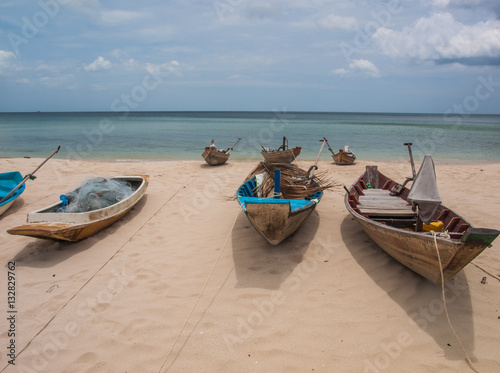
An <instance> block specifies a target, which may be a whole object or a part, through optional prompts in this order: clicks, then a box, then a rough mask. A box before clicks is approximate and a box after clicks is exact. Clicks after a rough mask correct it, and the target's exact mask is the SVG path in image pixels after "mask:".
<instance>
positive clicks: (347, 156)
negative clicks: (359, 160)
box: [332, 145, 356, 165]
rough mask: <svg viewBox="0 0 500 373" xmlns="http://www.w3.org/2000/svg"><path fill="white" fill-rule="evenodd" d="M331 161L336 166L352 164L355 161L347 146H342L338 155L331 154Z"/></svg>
mask: <svg viewBox="0 0 500 373" xmlns="http://www.w3.org/2000/svg"><path fill="white" fill-rule="evenodd" d="M332 157H333V161H334V162H335V163H336V164H341V165H348V164H353V163H354V161H355V160H356V154H354V153H353V152H352V151H351V150H349V146H348V145H346V146H344V149H343V150H342V149H339V152H338V153H333V154H332Z"/></svg>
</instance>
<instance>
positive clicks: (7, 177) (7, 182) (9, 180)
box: [0, 171, 26, 215]
mask: <svg viewBox="0 0 500 373" xmlns="http://www.w3.org/2000/svg"><path fill="white" fill-rule="evenodd" d="M22 181H23V176H22V175H21V173H20V172H18V171H13V172H3V173H0V200H1V199H2V198H4V197H5V196H7V195H8V194H9V193H10V192H11V191H12V190H13V189H14V188H15V187H16V186H17V185H18V184H20V183H21V182H22ZM25 187H26V185H25V184H23V185H22V186H21V187H20V188H19V189H18V190H16V191H15V193H14V194H13V195H12V196H10V197H9V199H8V200H6V201H4V202H2V203H1V204H0V215H2V214H3V213H4V212H5V211H7V209H8V208H9V207H10V206H12V204H13V203H14V201H15V200H16V198H17V197H19V196H20V195H21V194H22V193H23V192H24V189H25Z"/></svg>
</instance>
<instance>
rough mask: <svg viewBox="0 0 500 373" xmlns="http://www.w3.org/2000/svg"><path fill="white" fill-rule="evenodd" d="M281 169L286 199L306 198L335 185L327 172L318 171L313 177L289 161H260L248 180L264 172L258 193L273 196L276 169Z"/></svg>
mask: <svg viewBox="0 0 500 373" xmlns="http://www.w3.org/2000/svg"><path fill="white" fill-rule="evenodd" d="M276 168H279V169H280V170H281V194H282V196H283V198H286V199H304V198H307V197H311V196H312V195H314V193H316V192H320V191H323V190H325V189H328V188H331V187H333V186H335V184H334V183H333V182H331V181H328V180H326V176H325V174H323V173H321V172H316V173H315V174H314V177H313V178H312V179H311V178H309V175H308V173H307V171H305V170H303V169H301V168H299V167H297V166H294V165H292V164H287V163H270V162H260V163H259V164H258V165H257V167H256V168H255V169H254V170H253V171H252V172H251V173H250V174H249V175H248V176H247V178H246V180H249V179H251V178H252V177H254V176H256V175H259V174H262V175H263V178H262V181H261V182H260V183H259V185H258V188H259V190H258V191H257V194H258V195H259V196H262V197H264V198H267V197H272V196H273V193H274V170H275V169H276Z"/></svg>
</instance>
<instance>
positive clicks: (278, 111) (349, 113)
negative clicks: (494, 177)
mask: <svg viewBox="0 0 500 373" xmlns="http://www.w3.org/2000/svg"><path fill="white" fill-rule="evenodd" d="M124 113H127V115H128V114H146V113H151V114H153V113H162V114H189V113H194V114H203V113H206V114H215V113H228V114H232V113H233V114H244V113H248V114H253V115H255V114H276V113H289V114H328V115H332V114H333V115H367V116H370V115H381V116H383V115H402V116H414V115H420V116H450V117H453V116H457V117H470V116H478V117H479V116H500V112H499V113H497V114H478V113H466V114H461V113H447V112H444V113H438V112H435V113H430V112H425V113H424V112H422V113H419V112H409V111H408V112H397V111H318V110H312V111H304V110H282V111H281V110H280V109H273V110H127V111H113V110H76V111H71V110H67V111H62V110H60V111H0V115H1V114H112V115H123V114H124Z"/></svg>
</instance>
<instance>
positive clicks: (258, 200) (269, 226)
mask: <svg viewBox="0 0 500 373" xmlns="http://www.w3.org/2000/svg"><path fill="white" fill-rule="evenodd" d="M259 171H262V172H259ZM272 171H274V178H273V177H271V175H272ZM282 174H283V175H282ZM266 179H267V180H266ZM266 184H267V185H266ZM328 187H329V186H321V185H320V183H318V180H317V179H316V178H310V177H309V175H308V172H306V171H304V170H302V169H300V168H298V167H296V166H293V165H290V164H276V163H269V162H261V165H260V167H259V166H258V167H257V168H256V169H255V170H254V171H253V172H252V173H251V174H250V176H249V177H247V179H246V180H245V182H244V183H243V184H242V185H241V186H240V187H239V189H238V191H237V195H236V197H237V200H238V203H239V204H240V206H241V208H242V210H243V211H244V212H245V214H246V216H247V218H248V220H250V222H251V223H252V225H253V226H254V228H255V229H256V230H257V231H258V232H259V233H260V234H261V235H262V236H264V237H265V238H266V240H267V241H268V242H269V243H270V244H272V245H277V244H279V243H281V242H282V241H283V240H285V239H286V238H287V237H289V236H290V235H292V234H293V233H294V232H295V231H296V230H297V229H298V228H299V227H300V226H301V225H302V224H303V223H304V222H305V221H306V219H307V218H308V217H309V215H310V214H311V213H312V212H313V210H314V209H315V208H316V206H317V205H318V203H319V202H320V201H321V198H322V197H323V190H324V189H326V188H328ZM270 188H271V189H272V190H271V192H269V189H270ZM265 189H267V191H266V190H265ZM290 196H292V197H291V198H290ZM287 197H289V198H287Z"/></svg>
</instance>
